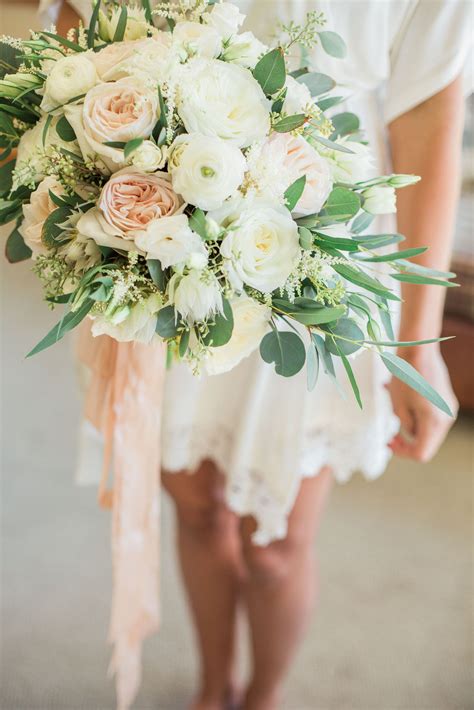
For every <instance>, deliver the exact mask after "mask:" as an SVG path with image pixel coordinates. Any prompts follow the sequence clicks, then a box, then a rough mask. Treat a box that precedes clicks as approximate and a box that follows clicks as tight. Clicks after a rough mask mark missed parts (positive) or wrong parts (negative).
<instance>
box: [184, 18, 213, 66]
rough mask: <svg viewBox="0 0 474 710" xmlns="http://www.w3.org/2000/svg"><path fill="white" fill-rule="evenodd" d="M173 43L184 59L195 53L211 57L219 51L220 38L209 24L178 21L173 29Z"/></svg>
mask: <svg viewBox="0 0 474 710" xmlns="http://www.w3.org/2000/svg"><path fill="white" fill-rule="evenodd" d="M173 45H174V46H175V47H176V48H177V49H178V51H179V52H180V54H181V55H182V56H183V58H184V59H186V58H187V57H188V56H189V57H193V56H195V55H197V56H199V57H209V58H210V59H212V58H213V57H217V56H219V54H220V53H221V50H222V39H221V36H220V35H219V33H218V32H217V30H215V29H214V28H213V27H211V26H209V25H201V24H200V23H199V22H178V23H177V24H176V26H175V28H174V30H173Z"/></svg>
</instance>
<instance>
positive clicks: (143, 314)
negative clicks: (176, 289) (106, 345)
mask: <svg viewBox="0 0 474 710" xmlns="http://www.w3.org/2000/svg"><path fill="white" fill-rule="evenodd" d="M160 307H161V297H160V295H159V294H153V295H152V296H149V298H147V299H146V300H144V301H141V302H140V303H137V304H135V305H133V306H124V307H122V308H121V309H120V310H119V311H115V312H114V313H112V314H110V316H108V315H107V314H104V315H100V316H93V317H92V335H93V336H98V335H110V337H111V338H114V339H115V340H118V341H119V342H131V341H137V342H139V343H150V342H151V341H152V340H153V338H154V337H155V327H156V316H157V314H158V311H159V309H160Z"/></svg>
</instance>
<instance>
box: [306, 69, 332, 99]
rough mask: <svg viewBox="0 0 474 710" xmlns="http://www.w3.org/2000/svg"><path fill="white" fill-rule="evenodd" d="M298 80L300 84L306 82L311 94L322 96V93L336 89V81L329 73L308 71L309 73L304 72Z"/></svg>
mask: <svg viewBox="0 0 474 710" xmlns="http://www.w3.org/2000/svg"><path fill="white" fill-rule="evenodd" d="M297 81H299V82H300V84H305V85H306V86H307V87H308V89H309V91H310V94H311V96H321V94H327V92H328V91H331V89H334V87H335V86H336V82H335V81H334V79H331V77H330V76H328V75H327V74H320V73H319V72H308V73H307V74H302V75H301V76H299V77H298V79H297Z"/></svg>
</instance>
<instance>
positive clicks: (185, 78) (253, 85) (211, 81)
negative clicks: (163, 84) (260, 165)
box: [178, 57, 271, 148]
mask: <svg viewBox="0 0 474 710" xmlns="http://www.w3.org/2000/svg"><path fill="white" fill-rule="evenodd" d="M270 108H271V107H270V102H269V101H268V100H267V98H266V97H265V94H264V93H263V91H262V89H261V87H260V85H259V83H258V82H257V81H256V80H255V79H254V78H253V76H252V74H251V73H250V72H249V71H248V70H247V69H244V68H243V67H239V66H237V65H236V64H229V63H227V62H222V61H220V60H218V59H204V58H201V57H197V58H195V59H191V60H190V61H189V62H188V63H187V64H185V65H184V67H183V69H182V73H181V76H180V82H179V95H178V113H179V115H180V117H181V119H182V120H183V123H184V125H185V128H186V131H187V132H188V133H202V134H204V135H206V136H217V137H219V138H223V139H224V140H228V141H230V142H232V143H234V144H235V145H237V146H238V147H239V148H245V147H246V146H249V145H250V144H251V143H253V142H254V141H256V140H259V139H261V138H263V137H264V136H266V135H267V134H268V132H269V130H270Z"/></svg>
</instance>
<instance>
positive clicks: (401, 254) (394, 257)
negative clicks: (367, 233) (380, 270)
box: [354, 247, 428, 263]
mask: <svg viewBox="0 0 474 710" xmlns="http://www.w3.org/2000/svg"><path fill="white" fill-rule="evenodd" d="M427 248H428V247H414V248H413V249H403V250H401V251H394V252H390V254H378V255H377V256H370V255H367V254H364V253H362V254H354V258H355V259H358V260H359V261H368V262H371V263H372V262H374V263H379V262H385V261H398V260H399V259H404V258H405V259H409V258H411V257H413V256H418V254H424V252H425V251H426V250H427Z"/></svg>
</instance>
